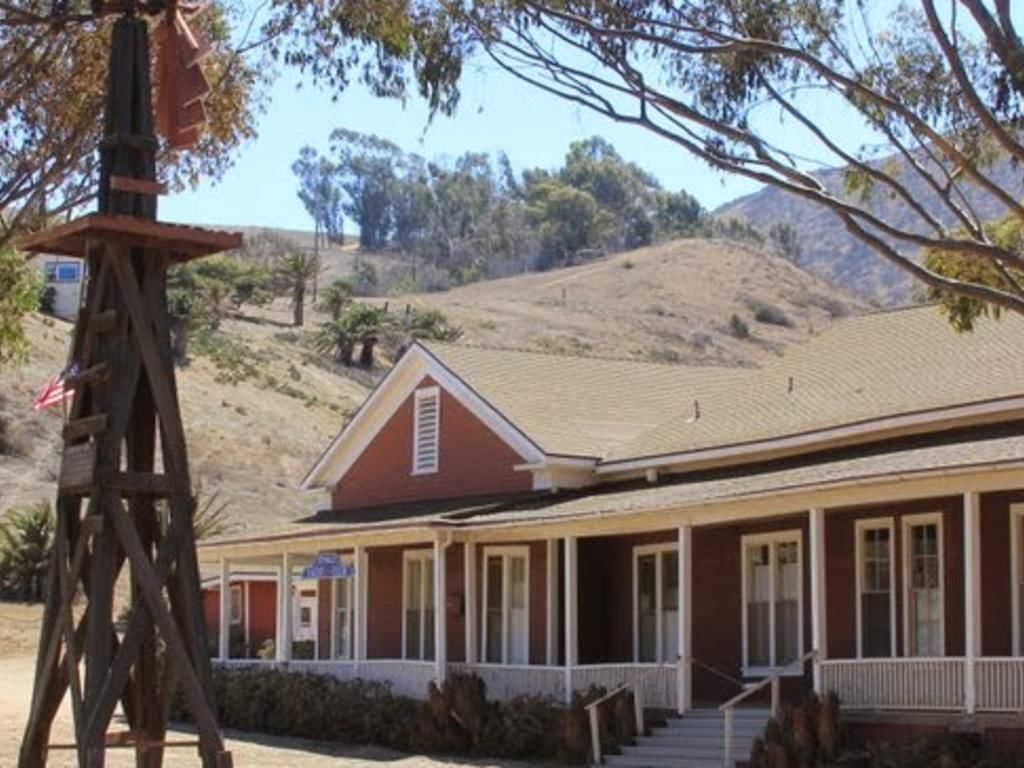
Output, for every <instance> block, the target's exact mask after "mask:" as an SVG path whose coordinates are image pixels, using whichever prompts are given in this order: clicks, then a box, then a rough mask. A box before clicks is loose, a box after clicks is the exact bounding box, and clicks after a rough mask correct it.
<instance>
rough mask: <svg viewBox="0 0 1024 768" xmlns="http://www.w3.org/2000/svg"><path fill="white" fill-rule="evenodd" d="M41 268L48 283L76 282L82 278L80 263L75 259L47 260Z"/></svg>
mask: <svg viewBox="0 0 1024 768" xmlns="http://www.w3.org/2000/svg"><path fill="white" fill-rule="evenodd" d="M43 269H44V272H45V275H46V282H48V283H77V282H79V281H80V280H81V279H82V265H81V264H80V263H78V262H77V261H48V262H46V264H45V265H44V267H43Z"/></svg>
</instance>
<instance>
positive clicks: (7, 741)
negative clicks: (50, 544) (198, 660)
mask: <svg viewBox="0 0 1024 768" xmlns="http://www.w3.org/2000/svg"><path fill="white" fill-rule="evenodd" d="M41 614H42V610H41V608H40V607H39V606H22V605H11V604H7V603H0V681H2V684H0V768H14V766H16V765H17V762H18V748H19V746H20V744H21V737H22V730H23V728H24V727H25V720H26V718H27V717H28V707H29V700H30V698H31V696H32V675H33V671H34V667H35V644H36V642H37V641H38V628H39V618H40V616H41ZM120 728H123V723H121V724H120V726H119V724H118V723H117V722H115V723H114V724H113V725H112V729H113V730H119V729H120ZM225 736H226V737H227V748H228V749H229V750H231V753H232V756H233V758H234V763H235V765H236V766H238V768H249V767H250V766H252V767H253V768H328V766H329V767H330V768H353V767H354V766H363V765H381V764H387V765H388V766H389V767H390V766H394V768H440V766H448V767H449V768H460V766H470V765H472V766H475V768H483V767H484V766H490V765H502V766H506V768H513V764H509V763H494V762H490V763H488V762H468V761H466V762H459V761H453V760H448V759H444V758H434V757H423V756H418V755H407V754H403V753H400V752H393V751H391V750H386V749H381V748H378V747H358V746H334V745H329V744H323V743H319V742H310V741H303V740H301V739H285V738H279V737H270V736H263V735H260V734H253V733H244V732H240V731H227V732H226V733H225ZM168 738H169V739H184V740H190V739H192V738H194V736H193V735H192V734H191V733H190V732H189V731H187V730H180V729H175V730H173V731H172V732H171V733H169V734H168ZM72 740H73V739H72V719H71V707H70V704H69V702H68V699H67V698H66V697H65V700H64V705H63V706H62V708H61V710H60V713H59V714H58V716H57V720H56V722H55V723H54V729H53V733H52V735H51V739H50V741H51V743H63V744H67V743H71V741H72ZM47 765H48V768H74V767H75V766H76V765H77V764H76V762H75V758H74V756H73V753H72V752H70V751H60V752H53V753H52V754H51V758H50V760H49V762H48V764H47ZM134 765H135V756H134V753H133V752H132V751H131V750H129V749H112V750H110V751H109V753H108V759H107V766H108V767H109V768H128V767H129V766H134ZM164 765H165V766H167V768H185V767H186V766H188V767H189V768H194V767H195V766H197V765H198V760H197V759H196V753H195V751H194V750H193V749H192V748H190V747H182V748H176V749H170V750H168V751H167V753H166V756H165V758H164ZM515 765H518V766H525V764H523V763H519V764H515Z"/></svg>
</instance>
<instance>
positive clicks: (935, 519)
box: [900, 512, 946, 659]
mask: <svg viewBox="0 0 1024 768" xmlns="http://www.w3.org/2000/svg"><path fill="white" fill-rule="evenodd" d="M942 517H943V515H942V513H941V512H923V513H921V514H917V515H904V516H903V517H902V518H901V519H900V536H901V541H900V546H901V547H902V549H903V558H902V559H903V590H902V591H903V594H902V595H901V598H902V599H903V649H902V650H903V655H904V656H905V657H907V658H915V659H921V658H929V657H927V656H914V655H912V654H911V653H910V647H911V638H910V589H911V587H910V560H911V557H912V556H913V555H912V552H911V549H912V547H911V545H910V529H911V528H913V527H914V526H918V525H930V524H932V523H934V524H935V525H936V535H937V536H938V541H937V546H938V555H939V605H940V606H941V608H942V620H941V621H940V622H939V647H940V648H941V649H942V654H941V656H939V657H937V658H945V656H946V552H945V550H946V539H945V534H944V532H943V530H942V528H943V526H942Z"/></svg>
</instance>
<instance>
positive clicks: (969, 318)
mask: <svg viewBox="0 0 1024 768" xmlns="http://www.w3.org/2000/svg"><path fill="white" fill-rule="evenodd" d="M984 229H985V235H986V236H987V237H988V239H989V241H991V242H992V243H993V244H994V245H997V246H999V247H1001V248H1005V249H1006V250H1008V251H1011V252H1013V253H1016V254H1019V255H1024V224H1022V223H1021V221H1020V219H1018V218H1017V217H1016V216H1012V215H1008V216H1006V217H1005V218H1003V219H1000V220H999V221H994V222H991V223H989V224H987V225H986V226H985V228H984ZM923 264H924V266H925V268H927V269H929V270H931V271H933V272H935V273H937V274H939V275H942V276H943V277H946V278H949V279H951V280H954V281H957V282H961V283H968V284H973V285H986V286H989V287H990V288H996V289H998V290H1001V291H1012V290H1013V285H1011V282H1010V281H1011V280H1012V281H1013V283H1014V284H1019V283H1020V281H1021V280H1022V279H1024V272H1021V271H1020V270H1017V269H1013V268H1012V267H1007V268H1006V269H1005V271H1002V270H1000V269H999V268H998V267H997V266H996V265H995V264H993V263H992V262H991V261H987V260H984V259H979V258H978V257H977V256H976V255H974V254H970V253H962V252H952V251H943V250H937V249H933V250H929V251H926V252H925V254H924V259H923ZM1007 277H1009V278H1010V279H1009V280H1008V279H1007ZM928 299H929V300H931V301H938V302H939V306H940V307H941V309H942V311H943V313H944V314H945V315H946V317H947V318H948V319H949V322H950V324H951V325H952V326H953V328H954V329H956V330H957V331H960V332H961V333H965V332H968V331H972V330H974V325H975V323H976V322H977V321H978V320H979V319H980V318H982V317H992V318H994V319H999V314H1000V308H999V307H998V306H997V305H994V304H990V303H987V302H984V301H981V300H979V299H977V298H973V297H969V296H966V295H964V294H962V293H954V292H952V291H947V290H942V289H938V288H932V289H929V291H928Z"/></svg>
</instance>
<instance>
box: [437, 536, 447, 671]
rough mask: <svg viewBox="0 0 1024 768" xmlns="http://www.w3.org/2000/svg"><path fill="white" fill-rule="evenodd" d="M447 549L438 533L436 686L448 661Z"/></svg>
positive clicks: (444, 541)
mask: <svg viewBox="0 0 1024 768" xmlns="http://www.w3.org/2000/svg"><path fill="white" fill-rule="evenodd" d="M447 549H448V543H447V541H446V535H445V534H444V533H438V534H437V536H436V537H435V538H434V667H435V669H434V677H435V678H436V680H437V684H438V685H440V684H441V683H443V682H444V678H445V669H446V666H447V661H448V593H447V589H446V584H447V581H448V579H447V578H445V577H446V576H447V575H448V574H447V570H448V569H447V567H446V564H445V563H446V558H445V552H446V551H447Z"/></svg>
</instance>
